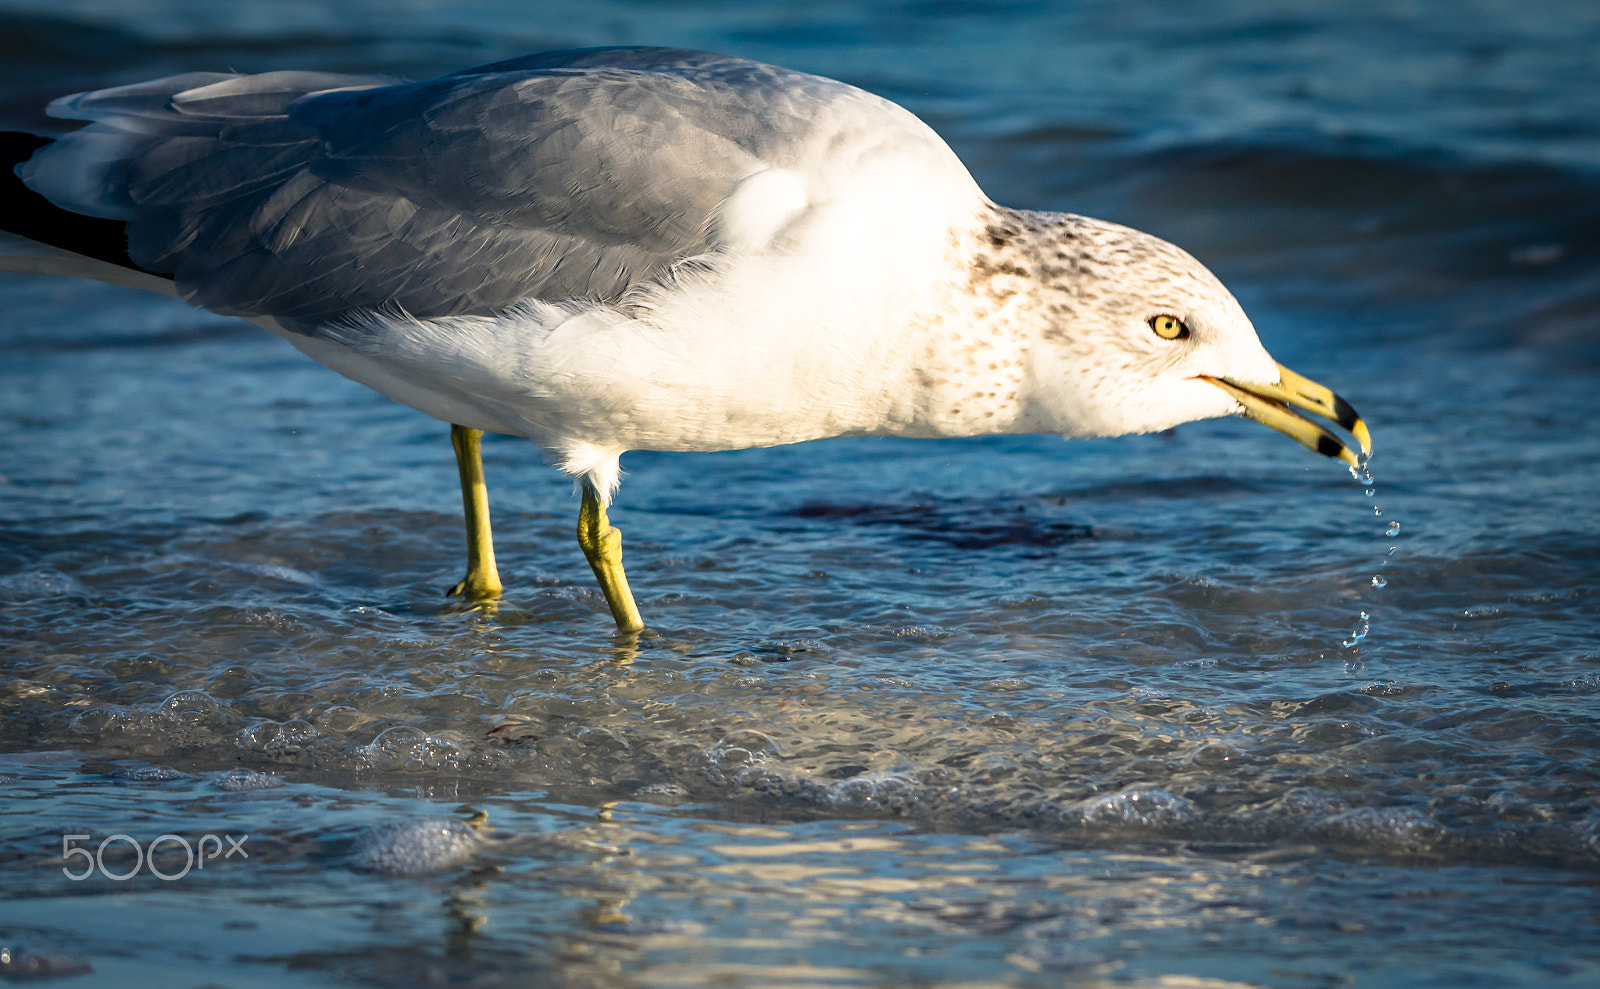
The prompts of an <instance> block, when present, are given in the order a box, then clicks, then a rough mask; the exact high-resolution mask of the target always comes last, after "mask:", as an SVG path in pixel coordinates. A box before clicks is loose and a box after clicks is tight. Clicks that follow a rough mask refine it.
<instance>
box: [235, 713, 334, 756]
mask: <svg viewBox="0 0 1600 989" xmlns="http://www.w3.org/2000/svg"><path fill="white" fill-rule="evenodd" d="M321 734H322V732H321V731H319V730H318V729H317V728H316V727H314V726H313V725H311V724H310V723H309V722H306V721H301V720H299V719H293V720H290V721H283V722H278V721H262V722H258V723H257V724H253V725H251V726H250V727H248V728H244V729H241V730H240V731H239V732H238V733H237V734H236V735H234V736H233V738H234V741H235V742H236V743H238V744H239V745H241V746H243V747H245V748H247V749H250V750H251V751H253V752H264V753H266V754H267V755H276V756H282V755H293V754H294V753H296V752H299V751H300V750H302V749H304V748H305V747H306V746H307V745H309V744H310V743H311V742H313V741H315V740H316V739H317V738H318V737H320V736H321Z"/></svg>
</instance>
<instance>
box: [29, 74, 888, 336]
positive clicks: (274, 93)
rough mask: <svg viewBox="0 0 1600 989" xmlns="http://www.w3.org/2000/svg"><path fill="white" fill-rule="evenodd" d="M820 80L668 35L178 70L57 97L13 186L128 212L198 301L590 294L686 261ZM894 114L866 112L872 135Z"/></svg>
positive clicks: (344, 312) (304, 304)
mask: <svg viewBox="0 0 1600 989" xmlns="http://www.w3.org/2000/svg"><path fill="white" fill-rule="evenodd" d="M838 101H848V102H852V103H855V102H857V101H865V102H866V103H869V104H872V105H877V104H880V103H881V105H882V106H884V107H889V106H891V105H890V104H887V103H882V101H878V100H877V99H876V98H875V97H870V96H867V95H866V94H863V93H860V92H859V91H857V90H853V89H850V88H849V87H847V86H844V85H843V84H840V83H835V82H832V81H830V80H825V79H820V78H817V77H814V76H806V75H802V74H800V73H794V72H789V71H787V70H783V69H778V68H774V67H771V66H765V65H760V64H758V63H753V62H746V61H743V60H739V59H730V58H726V57H723V56H715V55H707V54H705V53H698V52H683V51H675V50H669V49H611V50H589V51H578V52H556V53H547V54H545V55H539V56H531V57H528V58H524V59H513V60H510V61H507V62H500V63H494V64H491V65H488V66H482V67H479V68H477V69H472V70H467V71H465V72H462V73H457V74H455V75H450V76H443V77H440V78H438V79H434V80H431V81H428V82H421V83H394V82H393V81H392V80H389V79H384V78H380V77H369V76H343V75H330V74H324V73H310V72H275V73H267V74H263V75H253V76H231V75H218V74H210V73H194V74H189V75H184V76H175V77H172V78H169V79H165V80H157V81H155V82H150V83H142V84H139V85H136V86H125V87H120V88H117V89H110V90H102V91H99V92H95V93H84V94H79V95H77V96H73V97H68V98H66V99H64V100H60V101H57V102H56V103H55V104H52V107H51V111H52V113H55V114H56V115H58V116H63V117H69V118H75V119H85V120H90V121H93V123H91V124H90V125H89V126H88V127H86V128H84V129H82V130H79V131H77V132H75V133H74V134H71V135H68V136H67V137H65V138H63V139H61V140H58V141H57V142H56V143H55V144H53V145H51V146H50V147H49V148H46V149H45V150H44V151H42V152H40V153H39V154H37V155H35V157H34V159H33V160H32V161H31V162H29V163H28V164H27V165H25V166H24V168H23V169H22V171H21V175H22V178H23V180H24V181H25V182H27V183H28V184H29V186H30V187H32V188H33V189H35V190H36V191H38V192H40V193H41V194H43V195H45V196H46V197H48V198H50V199H51V200H53V201H55V202H57V203H58V204H59V205H63V206H65V207H67V208H70V209H75V210H78V211H80V212H85V213H90V214H92V215H97V216H108V217H112V218H117V219H124V220H127V221H129V223H128V233H129V244H130V255H131V256H132V257H133V259H134V260H135V261H136V262H137V263H139V264H140V265H142V266H144V267H146V268H148V269H149V270H152V271H163V272H172V273H173V274H174V276H175V279H176V283H177V287H178V290H179V292H180V293H181V294H182V295H183V296H184V297H185V298H188V299H190V300H191V301H192V302H194V303H196V304H199V305H203V306H206V307H207V308H210V309H213V310H216V311H219V312H224V313H231V314H239V315H274V316H278V317H283V318H285V319H290V320H297V321H300V322H302V323H306V324H318V323H326V322H328V321H330V320H338V319H340V318H341V317H347V316H349V315H350V314H352V313H355V312H358V311H362V310H376V309H393V308H394V307H399V308H401V309H404V310H406V311H407V312H410V313H411V314H413V315H416V316H421V317H436V316H445V315H451V314H457V313H469V312H487V311H492V310H495V309H500V308H504V307H506V306H509V305H512V304H514V303H515V302H517V301H518V300H520V299H524V298H543V299H547V300H557V299H561V298H569V297H588V298H595V299H602V300H611V299H615V298H617V297H619V296H621V295H622V294H623V293H625V292H626V291H627V290H628V289H629V288H630V287H632V286H633V285H635V284H637V283H638V282H639V281H640V280H642V279H645V278H648V277H650V276H651V275H652V274H656V273H659V272H661V271H663V270H665V269H666V268H667V267H669V266H670V265H672V264H673V263H675V262H676V261H678V260H680V259H682V258H684V257H689V256H692V255H695V254H700V253H704V252H705V251H706V250H708V249H709V248H710V246H711V244H710V240H709V237H710V228H711V225H712V222H713V218H714V216H715V213H716V210H717V208H718V206H719V205H720V204H721V203H722V201H723V200H724V199H726V198H727V196H728V195H729V194H730V193H731V192H732V190H733V189H734V188H735V187H736V186H737V184H738V182H739V181H740V180H742V179H743V178H745V177H746V176H748V175H750V174H753V173H754V172H756V171H759V170H761V169H762V168H765V167H769V166H776V167H784V166H785V165H787V164H790V163H792V162H794V161H796V160H798V159H799V157H800V156H802V155H803V154H805V153H806V149H807V148H808V146H810V145H811V144H812V143H814V142H815V141H816V140H825V139H826V135H822V136H821V137H819V136H818V135H817V133H816V132H817V131H818V125H817V121H818V120H819V119H821V118H825V117H826V116H827V113H826V111H827V110H828V108H829V107H830V105H832V104H835V103H836V102H838ZM898 119H899V118H896V117H886V118H885V121H886V127H887V126H890V124H891V122H898Z"/></svg>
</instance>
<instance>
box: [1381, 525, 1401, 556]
mask: <svg viewBox="0 0 1600 989" xmlns="http://www.w3.org/2000/svg"><path fill="white" fill-rule="evenodd" d="M1383 534H1384V535H1386V536H1398V535H1400V523H1399V522H1390V523H1389V528H1387V529H1385V530H1383ZM1389 552H1391V553H1393V552H1394V547H1392V546H1391V547H1390V548H1389Z"/></svg>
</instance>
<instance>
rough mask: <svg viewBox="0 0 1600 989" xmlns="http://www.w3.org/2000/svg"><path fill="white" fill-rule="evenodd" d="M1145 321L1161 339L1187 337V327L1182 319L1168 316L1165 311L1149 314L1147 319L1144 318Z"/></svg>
mask: <svg viewBox="0 0 1600 989" xmlns="http://www.w3.org/2000/svg"><path fill="white" fill-rule="evenodd" d="M1145 322H1146V323H1149V324H1150V328H1151V329H1152V330H1155V331H1156V336H1158V337H1160V338H1161V339H1163V340H1187V339H1189V328H1188V327H1187V326H1184V325H1183V320H1181V319H1179V318H1178V317H1176V316H1169V315H1167V314H1166V313H1162V314H1161V315H1159V316H1151V317H1150V318H1149V319H1147V320H1145Z"/></svg>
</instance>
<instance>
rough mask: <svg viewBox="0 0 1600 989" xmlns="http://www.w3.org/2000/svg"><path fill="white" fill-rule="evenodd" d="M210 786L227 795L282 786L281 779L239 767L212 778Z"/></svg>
mask: <svg viewBox="0 0 1600 989" xmlns="http://www.w3.org/2000/svg"><path fill="white" fill-rule="evenodd" d="M211 785H212V786H214V787H216V788H217V789H219V790H222V791H224V792H227V793H248V792H249V791H251V790H271V789H275V788H277V787H280V786H282V785H283V779H282V778H281V777H278V776H270V775H268V774H266V773H258V772H256V771H255V770H254V769H245V768H243V767H240V768H239V769H233V770H229V771H228V772H226V773H223V774H221V775H219V776H217V777H215V778H213V779H212V781H211Z"/></svg>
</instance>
